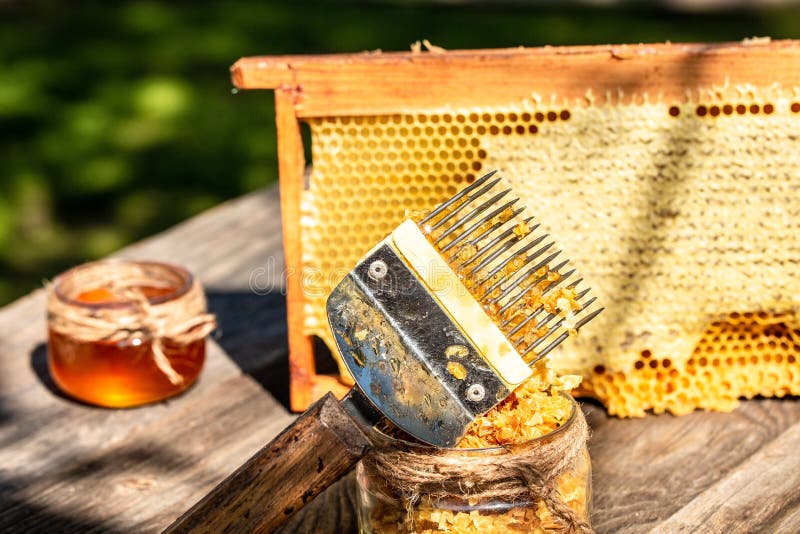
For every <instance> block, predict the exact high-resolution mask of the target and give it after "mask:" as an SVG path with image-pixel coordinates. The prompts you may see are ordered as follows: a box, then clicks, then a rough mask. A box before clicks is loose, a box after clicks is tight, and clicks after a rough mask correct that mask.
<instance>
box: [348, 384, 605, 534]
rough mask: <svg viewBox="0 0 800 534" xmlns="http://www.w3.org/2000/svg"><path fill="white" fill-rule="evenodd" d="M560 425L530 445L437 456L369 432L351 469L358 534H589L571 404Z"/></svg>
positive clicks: (585, 480)
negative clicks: (366, 447) (367, 444)
mask: <svg viewBox="0 0 800 534" xmlns="http://www.w3.org/2000/svg"><path fill="white" fill-rule="evenodd" d="M569 399H570V401H571V403H570V404H571V410H570V413H569V416H568V418H567V419H566V420H565V422H564V424H563V425H562V426H560V427H559V428H558V429H556V430H555V431H553V432H550V433H548V434H545V435H543V436H540V437H537V438H535V439H532V440H529V441H526V442H523V443H517V444H514V445H505V446H501V447H489V448H480V449H469V448H456V449H439V448H436V447H433V446H430V445H425V444H421V443H418V442H410V441H407V440H405V439H402V438H398V437H395V436H390V435H388V434H386V433H384V432H382V431H380V430H378V429H376V428H373V429H370V430H369V433H370V440H371V441H372V442H373V444H374V449H373V450H372V451H371V452H370V453H369V454H368V455H367V456H366V457H365V458H364V459H363V460H361V462H360V463H359V464H358V466H357V467H356V480H357V485H358V492H357V517H358V524H359V532H360V533H362V534H411V533H417V534H428V533H430V534H433V533H438V532H440V533H449V534H482V533H485V532H528V533H542V534H543V533H545V532H591V526H590V523H589V516H590V506H591V495H592V489H591V488H592V486H591V460H590V458H589V452H588V449H587V447H586V430H585V429H586V422H585V419H584V417H583V414H582V413H581V411H580V408H579V407H578V405H577V403H576V402H575V401H574V400H573V399H572V398H571V397H570V398H569Z"/></svg>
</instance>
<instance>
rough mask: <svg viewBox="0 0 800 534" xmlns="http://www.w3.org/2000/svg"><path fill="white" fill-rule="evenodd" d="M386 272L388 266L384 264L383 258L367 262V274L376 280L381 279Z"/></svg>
mask: <svg viewBox="0 0 800 534" xmlns="http://www.w3.org/2000/svg"><path fill="white" fill-rule="evenodd" d="M388 272H389V267H388V266H387V265H386V262H384V261H383V260H375V261H373V262H372V263H370V264H369V271H368V273H367V274H368V275H369V277H370V278H372V279H373V280H375V281H376V282H377V281H378V280H383V279H384V277H386V274H387V273H388Z"/></svg>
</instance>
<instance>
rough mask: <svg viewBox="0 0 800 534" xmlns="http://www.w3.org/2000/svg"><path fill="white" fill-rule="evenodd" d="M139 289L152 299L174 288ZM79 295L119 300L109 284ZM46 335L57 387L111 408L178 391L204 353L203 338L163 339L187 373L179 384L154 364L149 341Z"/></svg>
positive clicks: (188, 382)
mask: <svg viewBox="0 0 800 534" xmlns="http://www.w3.org/2000/svg"><path fill="white" fill-rule="evenodd" d="M140 289H141V291H142V292H143V293H144V294H145V296H147V297H148V298H151V299H152V298H154V297H159V296H163V295H167V294H169V293H172V292H173V291H174V290H173V289H163V288H148V287H142V288H140ZM75 300H77V301H78V302H82V303H87V304H110V303H114V302H118V301H117V300H116V299H115V298H114V295H113V294H112V293H110V292H109V291H107V290H105V289H95V290H91V291H86V292H84V293H81V294H80V295H78V296H77V297H76V298H75ZM48 336H49V340H48V361H49V366H50V375H51V376H52V377H53V380H54V381H55V382H56V384H57V385H58V387H59V388H61V389H62V390H63V391H64V392H65V393H67V394H69V395H71V396H72V397H75V398H76V399H79V400H82V401H85V402H88V403H91V404H96V405H99V406H107V407H112V408H122V407H129V406H136V405H140V404H146V403H149V402H155V401H158V400H162V399H165V398H168V397H171V396H173V395H176V394H177V393H180V392H181V391H183V390H185V389H186V388H188V387H189V386H190V385H192V383H194V381H195V380H197V377H198V375H199V374H200V370H201V369H202V368H203V362H204V361H205V356H206V341H205V339H199V340H197V341H194V342H192V343H189V344H187V345H175V344H170V343H169V342H168V341H164V342H162V349H163V352H164V355H165V356H166V357H167V359H168V360H169V362H170V364H171V365H172V368H173V369H174V370H175V372H177V373H178V374H180V375H181V376H182V377H183V382H182V383H180V384H177V385H176V384H173V383H172V382H170V380H169V378H167V376H166V375H165V374H164V373H163V371H161V370H160V369H159V368H158V366H157V365H156V363H155V360H154V358H153V344H152V342H150V341H145V340H142V341H141V342H140V343H139V344H135V342H131V341H125V342H110V341H100V342H92V343H88V342H84V341H78V340H75V339H73V338H71V337H69V336H66V335H63V334H59V333H57V332H54V331H53V330H49V332H48Z"/></svg>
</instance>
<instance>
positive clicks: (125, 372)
mask: <svg viewBox="0 0 800 534" xmlns="http://www.w3.org/2000/svg"><path fill="white" fill-rule="evenodd" d="M47 313H48V365H49V370H50V375H51V376H52V378H53V381H54V382H55V383H56V385H58V387H59V388H60V389H61V390H62V391H64V392H65V393H66V394H68V395H69V396H71V397H74V398H75V399H78V400H81V401H84V402H87V403H90V404H95V405H99V406H106V407H114V408H121V407H130V406H136V405H140V404H146V403H149V402H154V401H159V400H162V399H165V398H168V397H171V396H173V395H176V394H177V393H180V392H182V391H184V390H185V389H186V388H188V387H189V386H190V385H192V384H193V383H194V382H195V381H196V380H197V377H198V376H199V374H200V371H201V369H202V367H203V362H204V360H205V354H206V339H205V338H206V336H207V335H208V333H209V332H210V331H211V330H213V329H214V327H215V324H216V323H215V320H214V317H213V315H210V314H208V313H207V312H206V301H205V296H204V294H203V290H202V288H201V287H200V285H199V283H198V282H197V280H196V279H195V278H194V276H192V274H191V273H189V271H187V270H186V269H184V268H182V267H179V266H177V265H171V264H166V263H160V262H151V261H127V260H104V261H99V262H93V263H87V264H84V265H81V266H78V267H75V268H73V269H71V270H69V271H67V272H65V273H63V274H61V275H59V276H58V277H56V279H55V280H54V281H53V283H52V284H50V285H49V287H48V303H47Z"/></svg>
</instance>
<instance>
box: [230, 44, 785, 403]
mask: <svg viewBox="0 0 800 534" xmlns="http://www.w3.org/2000/svg"><path fill="white" fill-rule="evenodd" d="M798 57H800V43H798V42H796V41H777V42H770V41H769V40H762V39H756V40H751V41H747V42H743V43H727V44H654V45H621V46H610V45H609V46H582V47H545V48H535V49H525V48H514V49H503V50H469V51H448V52H445V53H430V52H426V53H362V54H347V55H322V56H271V57H251V58H243V59H241V60H239V61H238V62H237V63H236V64H235V65H234V66H233V67H232V78H233V83H234V85H235V86H236V87H237V88H240V89H273V90H274V91H275V106H276V120H277V131H278V154H279V172H280V194H281V206H282V208H281V209H282V218H283V233H284V236H283V237H284V249H285V255H286V267H287V273H288V275H287V303H286V305H287V313H288V330H289V351H290V353H289V361H290V372H291V406H292V409H294V410H302V409H304V408H305V407H307V406H308V405H309V404H310V403H311V402H312V401H313V400H314V399H316V398H318V397H320V396H321V395H322V394H324V393H325V392H326V391H328V390H333V391H334V392H336V393H339V394H342V393H343V392H344V391H346V389H347V388H346V387H345V386H343V385H342V384H341V383H340V382H339V380H338V379H337V377H336V376H329V375H318V374H316V372H315V366H314V357H313V349H312V341H311V339H310V338H309V337H308V336H306V335H305V334H304V331H303V330H304V328H303V326H304V297H303V291H302V287H301V273H302V267H303V265H302V248H301V247H302V236H301V226H300V217H301V206H300V202H301V194H302V191H303V188H304V173H305V160H304V156H303V153H304V151H303V141H302V137H301V133H300V123H301V121H302V120H304V119H310V118H315V117H330V116H354V115H379V114H396V113H407V112H420V111H425V110H440V109H442V108H443V107H447V106H450V107H453V108H457V107H472V106H476V105H480V106H492V105H503V104H507V103H508V102H517V101H522V100H525V99H528V98H530V97H531V95H532V93H538V94H540V95H550V94H557V95H558V96H559V98H563V99H569V100H570V101H573V100H578V99H582V98H586V97H587V95H586V87H587V82H586V80H591V82H590V84H591V87H592V89H593V94H592V99H593V102H594V103H603V102H604V101H606V100H607V99H608V100H614V101H615V102H619V96H620V95H635V96H632V97H633V98H641V95H645V94H651V95H653V96H656V95H657V96H658V97H660V98H663V99H670V100H683V99H684V98H686V93H687V90H692V89H693V88H712V87H718V86H720V87H721V86H724V85H728V84H730V85H739V84H742V85H745V84H748V83H752V81H753V78H754V76H755V77H758V76H761V75H763V73H764V72H765V71H766V72H770V81H771V82H774V83H777V84H781V85H784V86H786V87H791V86H793V85H797V84H798V81H799V80H800V72H799V71H798V69H799V68H800V67H799V66H800V61H798Z"/></svg>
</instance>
